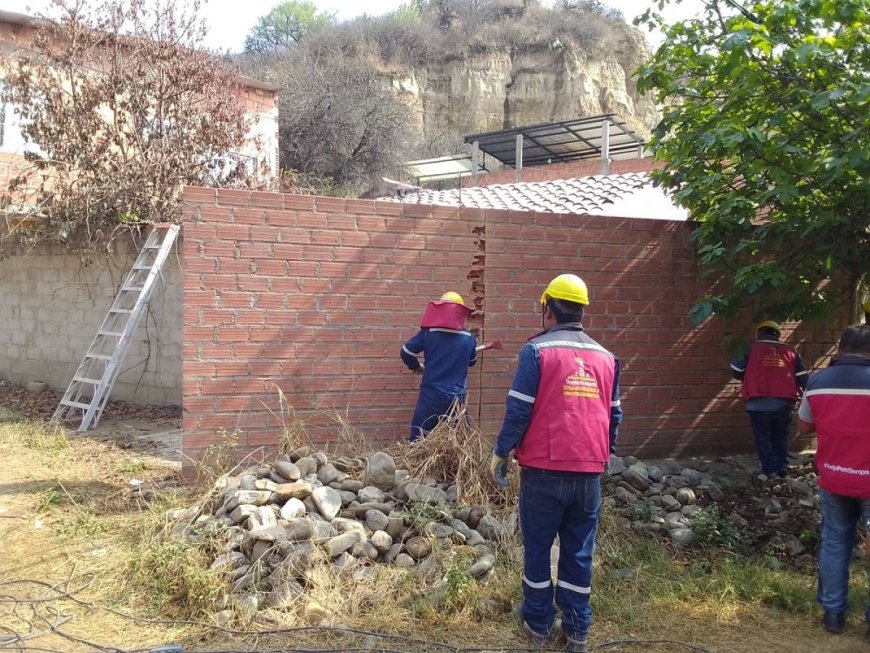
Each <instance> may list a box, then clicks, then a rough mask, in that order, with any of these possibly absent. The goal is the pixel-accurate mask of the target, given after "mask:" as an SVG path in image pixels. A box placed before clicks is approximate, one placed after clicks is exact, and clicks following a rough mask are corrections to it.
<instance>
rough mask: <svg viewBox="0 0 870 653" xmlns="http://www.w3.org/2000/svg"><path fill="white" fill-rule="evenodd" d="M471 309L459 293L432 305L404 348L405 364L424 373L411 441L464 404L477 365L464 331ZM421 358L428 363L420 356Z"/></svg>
mask: <svg viewBox="0 0 870 653" xmlns="http://www.w3.org/2000/svg"><path fill="white" fill-rule="evenodd" d="M471 312H472V309H470V308H469V307H468V306H466V305H465V302H463V301H462V297H461V296H460V295H459V293H456V292H452V291H451V292H446V293H444V294H443V295H441V298H440V299H439V300H437V301H431V302H429V305H428V306H427V307H426V312H425V313H424V315H423V319H422V320H421V322H420V330H419V331H418V332H417V333H416V334H415V335H414V337H413V338H411V339H410V340H408V342H406V343H405V344H404V346H403V347H402V351H401V356H402V361H403V362H404V363H405V365H407V366H408V369H410V370H413V371H415V372H416V371H418V370H421V371H422V372H423V379H422V380H421V381H420V395H419V397H418V399H417V407H416V408H415V410H414V417H413V419H412V420H411V433H410V435H409V436H408V437H409V439H410V440H411V441H414V440H417V439H418V438H420V437H423V436H425V435H427V434H428V433H429V431H431V430H432V429H433V428H435V426H436V425H437V424H438V420H439V419H441V418H442V417H444V416H445V415H448V414H449V413H450V411H451V409H452V408H453V406H454V404H457V403H458V404H459V405H463V404H465V397H466V393H467V386H468V368H469V367H471V366H473V365H474V364H475V363H477V351H476V350H475V344H476V342H475V340H474V336H473V335H472V334H471V332H470V331H468V329H466V328H465V320H466V319H467V318H468V316H469V315H470V314H471ZM420 354H422V355H423V360H424V361H425V363H421V362H420V359H419V358H418V356H419V355H420Z"/></svg>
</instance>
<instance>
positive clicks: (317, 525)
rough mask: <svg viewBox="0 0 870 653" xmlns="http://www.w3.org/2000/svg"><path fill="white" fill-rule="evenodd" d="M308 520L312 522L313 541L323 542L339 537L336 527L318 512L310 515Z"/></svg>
mask: <svg viewBox="0 0 870 653" xmlns="http://www.w3.org/2000/svg"><path fill="white" fill-rule="evenodd" d="M307 519H308V521H310V522H311V539H314V540H321V539H324V538H329V537H335V536H336V535H338V531H337V530H336V529H335V527H334V526H333V525H332V524H330V523H329V522H328V521H326V520H325V519H323V517H321V516H320V515H318V514H317V513H316V512H313V513H309V514H308V516H307Z"/></svg>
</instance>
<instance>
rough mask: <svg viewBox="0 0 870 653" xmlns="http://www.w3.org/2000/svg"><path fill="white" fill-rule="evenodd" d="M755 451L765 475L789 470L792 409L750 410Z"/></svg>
mask: <svg viewBox="0 0 870 653" xmlns="http://www.w3.org/2000/svg"><path fill="white" fill-rule="evenodd" d="M748 412H749V421H750V422H751V423H752V437H753V438H754V439H755V450H756V451H757V452H758V460H759V461H760V462H761V471H762V472H763V473H765V474H768V475H769V474H776V473H778V472H782V473H785V470H786V469H787V468H788V429H789V426H790V425H791V408H782V409H780V410H750V411H748Z"/></svg>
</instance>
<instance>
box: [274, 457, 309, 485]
mask: <svg viewBox="0 0 870 653" xmlns="http://www.w3.org/2000/svg"><path fill="white" fill-rule="evenodd" d="M274 467H275V471H276V472H278V473H279V474H280V475H281V476H283V477H284V478H286V479H287V480H288V481H298V480H299V479H300V478H302V472H301V470H300V469H299V467H297V466H296V465H295V464H294V463H291V462H290V461H289V460H279V461H278V462H276V463H275V465H274Z"/></svg>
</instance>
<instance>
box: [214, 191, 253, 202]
mask: <svg viewBox="0 0 870 653" xmlns="http://www.w3.org/2000/svg"><path fill="white" fill-rule="evenodd" d="M217 203H218V204H220V205H231V206H248V205H250V203H251V191H248V190H236V189H233V188H221V189H218V193H217Z"/></svg>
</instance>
